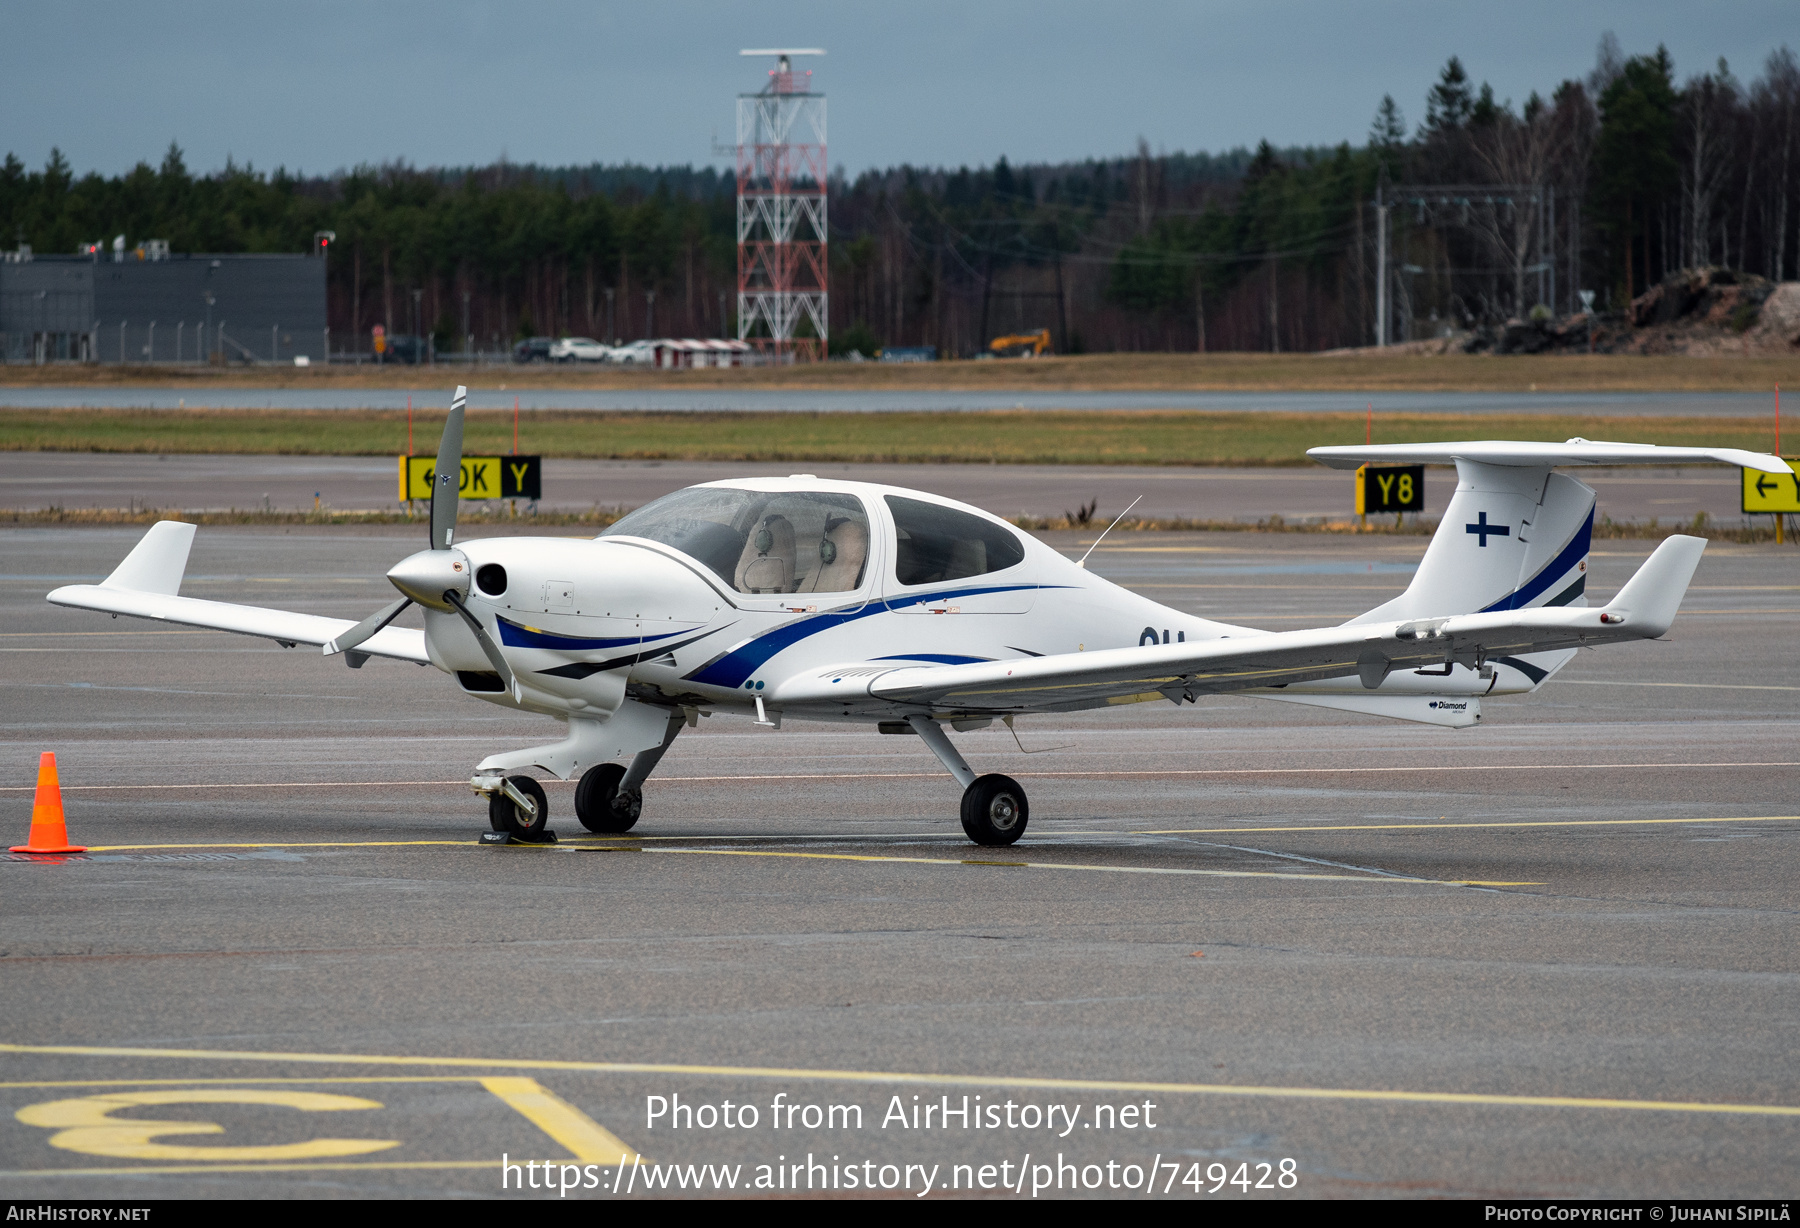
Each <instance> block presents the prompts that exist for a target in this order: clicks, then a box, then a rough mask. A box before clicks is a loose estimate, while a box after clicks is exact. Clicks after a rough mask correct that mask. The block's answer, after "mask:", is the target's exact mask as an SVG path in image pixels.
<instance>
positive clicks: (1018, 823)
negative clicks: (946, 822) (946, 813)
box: [962, 772, 1031, 848]
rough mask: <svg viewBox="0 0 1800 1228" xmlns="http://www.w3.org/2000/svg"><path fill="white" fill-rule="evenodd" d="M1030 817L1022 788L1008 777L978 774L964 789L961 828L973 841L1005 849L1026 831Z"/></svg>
mask: <svg viewBox="0 0 1800 1228" xmlns="http://www.w3.org/2000/svg"><path fill="white" fill-rule="evenodd" d="M1030 819H1031V804H1030V802H1028V801H1027V800H1026V798H1025V790H1024V789H1022V788H1021V787H1020V786H1019V782H1018V781H1016V780H1014V779H1013V778H1012V777H1010V776H1002V775H1000V774H999V773H997V772H996V773H990V774H989V775H986V776H978V777H976V778H975V783H974V784H972V785H970V786H969V787H968V788H967V789H965V790H963V798H962V825H963V831H964V832H965V833H967V834H968V837H969V839H971V840H973V841H974V842H975V843H976V844H980V845H985V846H986V847H988V848H1004V847H1005V846H1006V845H1009V844H1011V843H1012V842H1013V841H1015V840H1017V839H1018V838H1019V837H1020V836H1022V835H1024V834H1025V824H1026V823H1027V822H1029V821H1030Z"/></svg>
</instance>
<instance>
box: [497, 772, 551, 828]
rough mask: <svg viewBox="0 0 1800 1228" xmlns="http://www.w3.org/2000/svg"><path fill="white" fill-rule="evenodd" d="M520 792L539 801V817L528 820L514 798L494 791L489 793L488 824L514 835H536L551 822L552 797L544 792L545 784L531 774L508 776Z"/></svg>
mask: <svg viewBox="0 0 1800 1228" xmlns="http://www.w3.org/2000/svg"><path fill="white" fill-rule="evenodd" d="M507 779H508V780H510V781H512V783H513V784H514V786H515V787H517V788H518V790H519V792H521V793H523V794H525V795H527V796H528V797H530V798H531V800H532V801H534V802H536V803H537V810H538V812H537V818H536V819H534V820H531V821H529V822H528V821H526V818H525V816H524V815H522V814H520V813H519V808H518V806H516V805H514V804H513V799H512V798H510V797H508V796H506V794H504V793H500V792H494V793H491V794H489V795H488V826H489V827H492V828H493V829H494V830H495V831H503V832H506V833H507V834H509V835H513V836H535V835H537V834H539V833H540V832H542V831H543V830H544V828H545V826H546V825H548V824H549V822H550V799H549V798H548V797H546V796H545V794H544V786H543V785H541V784H539V783H538V782H537V781H536V780H533V779H532V778H531V777H529V776H508V777H507Z"/></svg>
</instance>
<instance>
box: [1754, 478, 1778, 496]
mask: <svg viewBox="0 0 1800 1228" xmlns="http://www.w3.org/2000/svg"><path fill="white" fill-rule="evenodd" d="M1780 489H1781V483H1780V482H1771V481H1770V480H1769V478H1768V476H1767V475H1765V474H1758V475H1757V477H1756V493H1757V494H1759V495H1766V494H1768V493H1769V492H1770V491H1771V490H1780Z"/></svg>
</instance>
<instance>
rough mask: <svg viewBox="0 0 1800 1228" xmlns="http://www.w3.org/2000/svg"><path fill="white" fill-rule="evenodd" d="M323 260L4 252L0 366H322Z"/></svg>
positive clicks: (325, 343) (150, 248) (154, 248)
mask: <svg viewBox="0 0 1800 1228" xmlns="http://www.w3.org/2000/svg"><path fill="white" fill-rule="evenodd" d="M326 328H327V325H326V322H325V260H324V258H323V257H318V256H307V255H285V254H284V255H205V254H192V255H184V254H179V253H175V254H171V253H169V252H168V251H167V250H166V248H162V247H161V246H160V245H146V247H144V248H139V249H136V250H135V251H130V252H117V251H115V252H107V251H103V250H100V251H95V252H94V253H92V254H90V255H81V256H42V255H33V254H32V253H31V252H30V251H28V250H22V251H18V252H4V253H0V361H3V362H8V363H41V362H103V363H117V362H131V363H141V362H162V363H166V362H208V361H210V362H292V361H293V360H294V359H295V358H305V359H307V360H308V361H310V362H323V361H325V360H326V357H327V354H328V347H329V345H330V336H329V334H328V333H327V331H326Z"/></svg>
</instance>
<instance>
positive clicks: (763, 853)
mask: <svg viewBox="0 0 1800 1228" xmlns="http://www.w3.org/2000/svg"><path fill="white" fill-rule="evenodd" d="M637 851H639V852H644V853H686V854H690V855H693V856H699V857H791V858H795V859H797V860H802V861H887V862H898V863H901V864H905V865H916V866H1006V867H1009V868H1022V869H1030V870H1089V871H1093V872H1095V873H1099V874H1177V875H1194V876H1199V877H1204V878H1284V879H1307V880H1319V879H1323V880H1327V881H1330V882H1345V883H1413V884H1415V885H1419V886H1430V887H1476V886H1480V887H1541V886H1543V884H1542V883H1500V882H1478V881H1476V880H1474V879H1440V878H1413V877H1411V876H1409V875H1401V874H1382V875H1375V874H1308V873H1280V872H1277V871H1274V870H1190V869H1182V868H1177V867H1173V866H1084V865H1079V864H1077V863H1074V862H1066V861H978V860H973V859H969V858H960V857H959V858H949V857H883V856H878V855H875V854H868V853H784V852H775V851H773V850H764V849H670V848H645V849H639V850H637Z"/></svg>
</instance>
